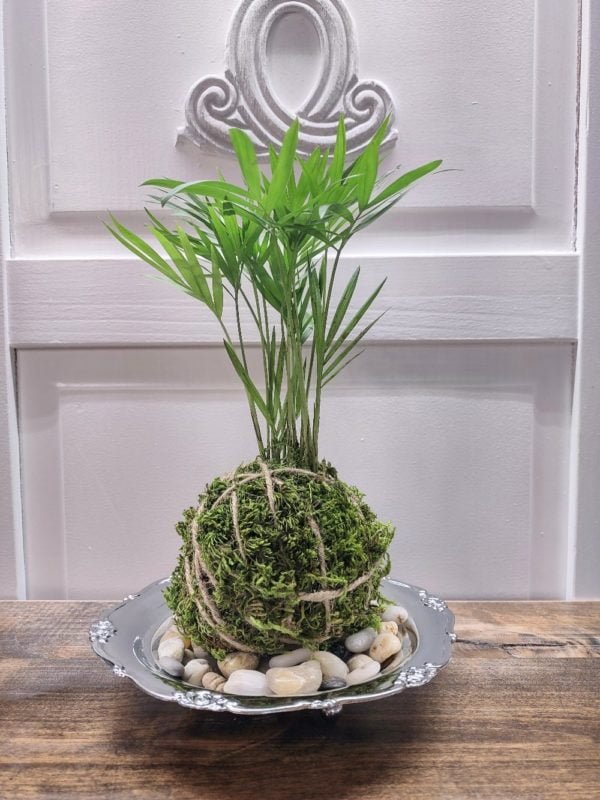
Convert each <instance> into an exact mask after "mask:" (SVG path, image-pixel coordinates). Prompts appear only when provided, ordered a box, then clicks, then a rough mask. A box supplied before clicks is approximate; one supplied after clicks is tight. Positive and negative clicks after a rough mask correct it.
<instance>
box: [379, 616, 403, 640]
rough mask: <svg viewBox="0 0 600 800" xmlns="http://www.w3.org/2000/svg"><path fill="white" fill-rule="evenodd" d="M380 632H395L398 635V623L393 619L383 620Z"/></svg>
mask: <svg viewBox="0 0 600 800" xmlns="http://www.w3.org/2000/svg"><path fill="white" fill-rule="evenodd" d="M379 633H393V634H394V636H397V635H398V623H397V622H394V620H393V619H388V620H386V621H385V622H382V623H381V625H380V627H379Z"/></svg>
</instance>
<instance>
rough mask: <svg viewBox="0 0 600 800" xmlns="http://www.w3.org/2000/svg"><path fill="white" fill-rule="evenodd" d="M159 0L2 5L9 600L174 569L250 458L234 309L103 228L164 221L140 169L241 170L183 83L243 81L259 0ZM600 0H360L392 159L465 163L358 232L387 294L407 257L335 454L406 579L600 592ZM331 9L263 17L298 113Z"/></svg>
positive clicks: (277, 73)
mask: <svg viewBox="0 0 600 800" xmlns="http://www.w3.org/2000/svg"><path fill="white" fill-rule="evenodd" d="M340 3H341V0H335V2H334V3H333V4H334V5H337V6H339V5H340ZM328 4H329V5H331V4H332V0H331V2H330V0H327V2H324V3H323V4H322V6H323V8H324V9H325V8H326V7H328ZM166 5H167V4H165V3H162V2H159V1H158V0H146V2H143V3H142V2H131V0H102V2H97V1H96V0H47V2H44V0H27V1H26V2H23V0H6V2H5V5H4V11H3V14H4V17H3V28H4V39H5V51H4V60H3V64H4V88H5V95H6V103H5V126H4V128H5V130H6V135H7V136H6V138H7V153H8V158H7V163H6V164H3V165H2V168H1V169H2V170H3V171H6V172H7V173H8V182H6V181H3V185H5V187H6V186H7V188H6V190H5V197H4V199H5V201H6V203H5V204H4V205H5V208H4V218H3V226H2V244H3V247H4V255H5V264H4V272H3V282H2V298H1V299H2V303H1V304H0V312H1V313H2V315H3V323H4V327H3V330H4V332H5V342H4V345H5V346H4V348H3V350H2V352H1V354H0V370H1V372H0V375H1V378H0V387H1V392H0V426H1V436H0V441H1V443H2V451H1V455H2V458H1V460H0V492H1V493H2V494H1V497H0V500H1V505H0V513H1V514H2V517H1V523H2V529H1V531H0V579H1V581H2V583H1V586H2V589H1V592H2V596H5V597H12V596H20V597H25V596H27V597H30V598H75V599H77V598H108V597H115V596H118V595H124V594H128V593H129V592H131V591H134V590H137V589H138V588H140V587H141V586H143V585H145V584H146V583H149V582H150V581H152V580H154V579H156V578H158V577H161V576H164V575H165V574H168V572H169V571H170V569H171V567H172V566H173V564H174V559H175V556H176V552H177V547H178V541H177V537H176V535H175V533H174V524H175V522H176V521H177V519H178V518H179V516H180V513H181V511H182V510H183V509H184V508H185V507H187V506H189V505H191V504H192V503H193V502H194V501H195V499H196V496H197V494H198V492H199V491H200V490H201V489H202V488H203V486H204V484H205V483H206V482H207V481H208V480H210V479H211V478H212V477H213V476H214V475H216V474H218V473H220V472H223V471H225V470H229V469H230V468H231V467H232V466H234V465H236V464H237V463H239V462H241V461H242V460H244V459H246V458H250V457H252V456H253V455H254V451H253V445H252V436H251V428H250V426H249V424H248V420H247V418H246V411H245V404H244V398H243V395H242V393H241V391H240V389H239V387H238V385H237V381H236V379H235V377H234V376H233V375H232V373H231V370H230V367H229V365H228V362H227V361H226V357H225V356H224V355H223V354H222V352H221V350H220V349H219V348H218V347H215V344H216V343H217V344H218V343H219V341H220V335H219V330H218V329H217V328H216V326H215V325H214V324H213V322H212V320H211V319H209V318H208V317H207V316H206V315H205V314H204V313H203V310H202V308H200V307H198V306H197V305H196V304H195V303H194V301H193V300H191V299H189V298H187V297H185V296H184V295H181V294H178V293H177V292H176V291H175V289H173V288H171V287H170V286H168V285H166V284H165V283H163V282H160V281H157V280H153V279H152V276H151V275H149V268H147V267H145V266H144V265H143V264H140V263H137V262H136V261H134V260H133V259H132V258H130V257H129V255H128V254H127V253H126V252H124V251H122V250H120V249H119V247H118V245H117V244H116V243H115V242H114V241H113V240H112V239H111V238H110V237H109V236H108V234H107V233H106V232H105V230H104V228H103V225H102V221H103V220H104V219H106V217H107V210H108V209H110V210H112V211H115V212H118V213H119V214H120V216H121V217H124V218H125V219H126V220H127V221H128V223H129V224H131V225H133V226H141V225H142V224H143V212H142V208H143V202H144V191H143V190H141V189H139V188H138V186H139V184H140V183H141V182H142V181H143V180H144V179H145V178H148V177H157V176H165V175H167V176H171V177H177V178H181V179H186V178H192V177H199V178H201V177H212V176H214V175H215V173H216V170H217V169H222V170H223V171H224V172H225V173H226V174H228V175H232V176H235V171H234V167H233V159H232V157H231V156H229V155H227V154H226V153H220V154H215V153H214V152H209V151H207V150H202V149H199V148H198V147H197V146H196V144H194V143H193V142H191V141H189V140H186V139H184V138H182V137H179V139H178V138H177V131H178V129H179V128H181V127H182V126H183V125H184V124H185V123H184V102H185V97H186V94H187V92H188V90H189V89H190V87H191V86H192V85H194V84H195V83H196V82H197V81H198V80H199V79H200V78H202V77H203V76H206V75H209V74H212V75H216V76H219V75H221V76H222V75H223V70H224V67H225V42H226V39H227V36H228V31H229V28H230V25H231V21H232V18H233V15H234V12H235V11H236V9H237V8H238V6H239V3H238V2H237V0H220V2H218V3H217V2H211V3H207V2H200V0H194V1H193V2H190V0H174V1H173V2H171V3H169V4H168V9H167V8H166ZM280 5H282V6H286V5H287V3H286V2H285V0H282V2H281V4H280ZM316 5H317V6H319V4H316ZM300 6H302V4H300ZM312 6H315V4H314V3H313V4H312ZM590 6H591V3H589V2H587V3H586V2H584V3H583V5H582V6H581V4H580V3H579V2H578V0H544V2H542V3H539V2H535V1H534V0H527V1H526V2H523V0H506V2H503V3H497V2H492V1H491V0H490V1H489V2H488V1H487V0H486V1H485V2H481V0H457V2H452V3H449V2H448V3H422V2H420V0H405V2H403V3H397V2H395V0H377V2H373V3H364V2H360V0H346V2H345V4H344V7H345V8H346V9H347V11H348V12H349V14H350V15H351V17H352V19H353V24H354V30H355V32H356V44H357V52H358V63H357V69H358V77H359V79H361V80H362V79H365V80H375V81H378V82H380V83H381V84H383V85H384V86H385V87H387V90H388V91H389V95H390V97H391V100H392V101H393V104H394V107H395V122H394V124H395V127H396V129H397V131H398V138H397V140H396V142H395V144H394V146H393V149H392V150H391V153H390V156H389V161H390V164H391V165H395V164H397V163H402V164H403V165H406V166H407V167H411V166H414V165H417V164H420V163H422V162H425V161H429V160H431V159H433V158H437V157H441V158H443V159H444V161H445V165H446V166H448V167H451V168H455V169H456V170H459V171H456V172H449V173H445V174H443V175H440V176H436V177H434V178H432V179H430V180H428V181H425V182H423V184H422V185H421V186H419V188H418V189H415V191H414V192H412V193H411V194H410V195H409V197H408V198H407V202H405V203H404V205H403V206H402V207H401V208H399V209H398V210H397V211H394V212H393V213H391V214H390V215H389V216H388V217H387V219H385V220H382V221H381V222H380V223H378V224H377V225H376V226H374V227H373V228H371V229H369V230H368V231H367V232H365V233H364V235H361V236H360V237H357V239H356V240H355V242H354V244H353V245H352V249H351V250H349V252H348V256H347V258H346V260H345V262H344V265H343V266H344V269H346V270H350V269H352V268H353V267H354V266H355V265H356V264H358V263H360V264H361V265H362V267H363V275H364V276H365V279H364V286H365V290H366V289H368V288H369V287H372V286H374V285H375V284H376V283H377V282H378V281H379V280H380V279H381V277H382V276H385V275H388V276H389V279H388V283H387V285H386V289H385V294H384V296H383V297H382V298H381V303H380V305H381V308H384V307H390V309H391V311H390V312H389V313H388V314H387V315H386V317H385V318H384V320H383V321H382V322H381V323H380V324H379V325H378V326H376V327H375V328H374V329H373V331H372V335H371V337H370V340H369V344H368V352H367V353H365V354H364V355H363V356H362V357H361V358H360V359H359V360H358V361H356V362H354V364H353V366H352V368H351V370H349V371H348V372H347V373H346V374H344V376H343V377H340V379H339V382H337V383H336V384H334V386H333V388H332V390H331V392H330V393H329V396H328V399H327V401H326V406H325V411H324V417H325V418H324V422H323V440H322V451H323V454H324V455H325V456H326V457H327V458H328V459H329V460H331V461H332V462H333V463H335V464H336V465H337V466H338V469H339V471H340V474H341V476H342V477H343V478H345V479H346V480H348V481H349V482H352V483H355V484H357V485H358V486H360V487H361V488H362V489H363V491H364V492H365V493H366V495H367V499H368V500H369V502H370V503H371V505H372V506H373V507H374V508H375V510H376V511H377V512H378V514H379V515H380V516H381V517H382V518H385V519H390V520H392V521H393V522H394V524H395V525H396V528H397V535H396V539H395V541H394V544H393V573H394V574H396V575H398V576H399V577H401V578H402V579H404V580H407V581H410V582H413V583H417V584H422V585H425V586H427V587H428V588H430V589H432V590H434V591H436V592H438V593H441V594H443V595H446V596H449V597H487V598H494V597H515V598H519V597H520V598H527V597H557V598H564V597H574V596H576V597H583V596H593V595H598V594H600V577H599V576H598V570H597V569H596V567H595V565H597V564H598V556H599V555H600V552H599V550H600V544H599V537H598V520H599V518H600V502H599V500H598V492H597V490H596V483H597V481H598V477H599V469H598V456H599V455H600V443H599V440H600V426H599V423H598V413H597V409H598V403H597V397H598V388H597V387H598V385H600V374H599V373H600V367H599V361H598V358H597V350H596V348H597V347H598V344H599V341H600V327H599V324H598V314H597V308H598V307H599V306H598V301H600V296H599V293H600V279H599V278H598V270H597V269H595V268H594V267H595V264H596V261H597V260H598V259H600V238H599V234H598V232H597V229H594V226H593V224H592V222H593V220H594V212H595V214H596V216H597V214H598V212H600V174H599V172H598V170H599V166H598V162H599V160H600V159H599V155H600V141H599V140H600V123H599V121H598V119H597V115H598V114H599V113H600V55H599V53H600V47H599V45H598V42H599V41H600V9H599V8H598V7H597V6H595V7H593V8H591V7H590ZM294 7H295V8H296V9H297V8H298V4H296V5H295V6H294ZM311 19H312V21H311ZM315 20H316V18H310V17H309V16H307V15H306V14H303V13H302V12H298V11H296V13H294V14H291V15H290V14H288V15H284V16H282V17H281V20H280V21H279V22H278V23H277V24H276V25H274V26H273V27H272V28H271V35H270V37H268V42H267V58H266V69H267V76H266V78H265V80H267V81H268V82H269V85H270V86H271V88H272V89H273V92H274V93H275V94H276V95H277V96H278V97H280V98H281V99H282V102H284V103H287V104H288V105H289V106H290V107H291V108H296V107H298V105H299V104H301V103H302V101H303V99H304V98H305V97H306V95H307V94H308V93H309V92H310V90H311V87H312V86H313V85H314V83H315V81H316V80H318V75H319V72H320V69H321V67H323V68H324V69H325V70H328V69H333V67H332V64H331V63H324V61H323V59H325V58H326V55H325V54H324V50H325V49H326V48H324V47H323V45H322V44H321V43H320V40H319V36H318V34H317V29H318V21H315ZM315 25H316V27H315ZM594 30H595V32H596V38H595V39H594V37H593V33H594ZM342 44H343V43H342ZM339 45H340V42H339V38H338V39H336V44H335V47H334V48H333V50H334V51H335V52H333V51H332V49H331V47H330V48H329V57H331V58H334V57H336V58H342V60H343V58H347V55H345V56H340V55H339V52H342V51H339V52H338V50H337V48H338V46H339ZM592 45H593V46H592ZM249 46H250V41H249ZM343 52H345V51H343ZM335 53H338V55H337V56H336V55H335ZM2 135H4V129H3V134H2ZM588 165H589V166H588ZM17 398H18V402H17Z"/></svg>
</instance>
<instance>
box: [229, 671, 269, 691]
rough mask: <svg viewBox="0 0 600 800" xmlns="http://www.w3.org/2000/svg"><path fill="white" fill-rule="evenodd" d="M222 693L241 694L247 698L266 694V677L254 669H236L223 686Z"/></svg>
mask: <svg viewBox="0 0 600 800" xmlns="http://www.w3.org/2000/svg"><path fill="white" fill-rule="evenodd" d="M223 691H224V692H227V693H228V694H242V695H247V696H249V697H258V696H260V695H265V694H268V693H269V690H268V686H267V676H266V675H265V674H264V673H263V672H258V671H257V670H255V669H236V670H235V672H232V673H231V675H230V676H229V678H228V680H227V683H225V685H224V686H223Z"/></svg>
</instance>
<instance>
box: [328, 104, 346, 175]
mask: <svg viewBox="0 0 600 800" xmlns="http://www.w3.org/2000/svg"><path fill="white" fill-rule="evenodd" d="M345 160H346V122H345V120H344V117H343V116H341V117H340V119H339V121H338V126H337V134H336V137H335V147H334V150H333V158H332V159H331V166H330V167H329V178H330V179H331V180H332V181H339V180H340V179H341V177H342V175H343V174H344V162H345Z"/></svg>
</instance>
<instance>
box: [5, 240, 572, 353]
mask: <svg viewBox="0 0 600 800" xmlns="http://www.w3.org/2000/svg"><path fill="white" fill-rule="evenodd" d="M358 264H360V265H362V267H363V273H362V274H363V276H364V277H363V278H361V280H362V281H363V286H364V289H363V291H364V292H368V291H370V290H371V289H372V288H374V287H375V286H376V285H377V283H378V282H379V281H380V280H382V279H383V278H385V277H386V276H387V278H388V280H387V282H386V285H385V287H384V289H383V291H382V293H381V296H380V298H379V300H378V304H377V308H374V309H373V311H372V316H371V317H369V316H368V315H367V316H366V317H365V321H370V320H371V319H373V318H374V317H375V316H376V315H377V314H378V313H380V311H381V309H382V308H388V309H389V311H388V312H387V313H386V314H385V316H384V317H383V318H382V320H381V322H380V323H379V324H378V325H377V326H376V327H375V328H374V329H373V331H372V332H371V333H370V334H369V335H368V337H367V339H368V340H369V341H378V342H390V341H411V340H423V341H448V340H452V341H464V340H488V341H489V340H493V341H496V340H501V339H506V340H511V341H513V340H534V341H535V340H538V341H539V340H551V341H574V340H575V339H576V338H577V256H576V255H575V254H571V253H561V254H548V255H538V254H534V255H529V254H517V255H493V256H479V255H477V256H475V255H471V256H468V257H467V256H464V255H459V256H447V255H443V256H442V255H439V256H435V257H433V258H431V257H430V258H427V257H420V256H402V257H385V256H367V257H364V258H361V259H357V258H346V259H344V260H343V262H342V270H341V273H343V274H340V286H341V285H343V277H344V276H346V277H349V275H350V273H351V271H352V270H354V269H355V268H356V266H357V265H358ZM153 278H154V275H153V274H152V273H151V270H150V268H149V267H146V266H145V265H144V264H141V263H140V262H136V261H134V260H132V259H125V258H113V259H98V260H52V259H39V260H35V259H32V260H26V259H14V260H12V261H11V262H10V263H9V264H8V283H9V303H10V324H11V327H10V341H11V344H12V346H14V347H37V346H42V347H43V346H49V345H76V346H79V345H98V346H101V345H157V344H198V343H206V344H210V343H219V344H220V342H221V340H222V331H221V329H220V328H219V326H218V324H217V323H216V322H215V321H214V320H213V319H212V318H211V317H210V315H208V314H203V313H199V311H198V304H197V303H196V302H195V301H194V300H193V299H191V298H189V297H187V296H186V295H184V294H183V293H182V292H178V291H176V290H175V289H174V288H173V287H171V288H168V287H166V286H165V285H164V282H163V281H158V280H154V279H153ZM361 296H362V294H361ZM370 313H371V312H369V314H370ZM227 314H228V311H227V310H226V312H225V322H226V323H227V324H229V323H230V322H232V319H231V318H230V317H228V316H227ZM245 319H246V321H247V318H245ZM254 336H255V334H254V330H253V328H252V326H251V325H250V326H249V327H248V328H247V339H248V341H252V340H253V337H254Z"/></svg>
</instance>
